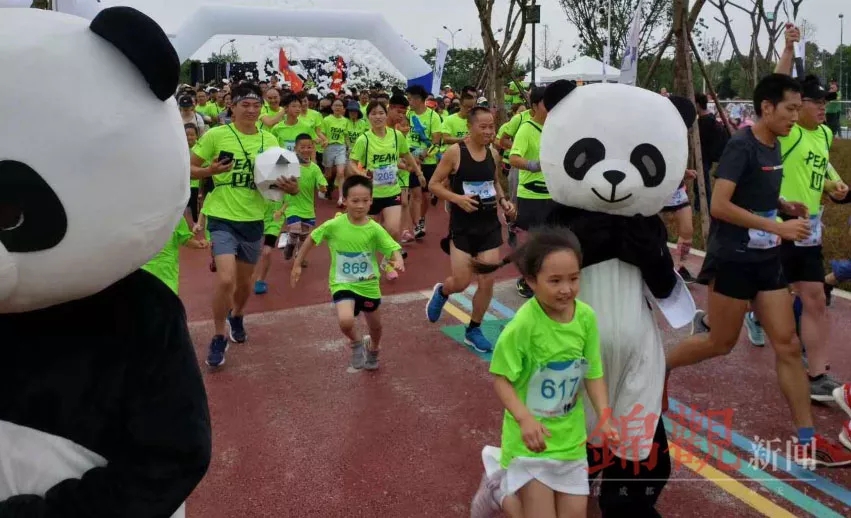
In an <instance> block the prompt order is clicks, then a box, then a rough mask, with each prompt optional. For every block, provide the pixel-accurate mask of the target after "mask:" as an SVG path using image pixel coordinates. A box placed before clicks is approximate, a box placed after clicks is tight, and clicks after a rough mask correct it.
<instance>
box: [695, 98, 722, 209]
mask: <svg viewBox="0 0 851 518" xmlns="http://www.w3.org/2000/svg"><path fill="white" fill-rule="evenodd" d="M694 104H695V105H696V106H697V128H698V130H699V131H700V155H701V158H702V162H703V164H702V165H703V181H704V185H706V203H708V204H709V205H710V206H711V205H712V182H711V180H710V178H709V173H710V171H712V164H714V163H715V162H717V161H718V160H719V159H720V158H721V152H722V151H724V144H726V140H727V139H726V136H727V135H726V130H725V129H724V128H723V126H721V125H720V124H719V123H718V121H717V120H716V119H715V114H713V113H712V112H710V111H709V100H708V99H707V98H706V94H702V93H698V94H695V96H694ZM699 189H700V188H699V187H698V183H697V182H695V183H694V208H695V210H698V211H699V210H700V194H699Z"/></svg>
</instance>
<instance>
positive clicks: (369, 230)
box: [310, 214, 402, 299]
mask: <svg viewBox="0 0 851 518" xmlns="http://www.w3.org/2000/svg"><path fill="white" fill-rule="evenodd" d="M310 236H311V237H312V238H313V242H314V243H316V244H317V245H320V244H322V242H323V241H327V242H328V248H329V249H330V250H331V270H330V272H329V274H328V285H329V286H330V288H331V293H332V294H333V293H337V292H338V291H343V290H348V291H351V292H353V293H356V294H358V295H360V296H361V297H366V298H368V299H380V298H381V288H380V286H379V280H380V279H381V270H380V269H379V266H378V259H377V258H376V256H375V252H380V253H381V254H382V255H384V256H386V257H389V256H390V255H391V254H392V253H393V252H395V251H396V250H400V249H401V248H402V247H401V246H400V245H399V243H397V242H396V241H394V240H393V238H392V237H390V234H389V233H388V232H387V231H386V230H384V227H382V226H381V225H380V224H379V223H378V222H376V221H375V220H373V219H369V220H368V221H367V223H365V224H363V225H355V224H353V223H352V222H351V221H349V216H348V215H347V214H339V215H337V217H335V218H334V219H329V220H328V221H326V222H325V223H323V224H321V225H319V227H318V228H316V230H314V231H313V232H311V233H310Z"/></svg>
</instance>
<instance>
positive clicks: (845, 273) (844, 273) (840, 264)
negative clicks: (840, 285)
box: [830, 259, 851, 282]
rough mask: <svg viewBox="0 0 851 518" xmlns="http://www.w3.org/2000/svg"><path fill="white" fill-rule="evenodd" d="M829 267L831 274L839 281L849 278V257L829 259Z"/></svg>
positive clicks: (850, 276) (850, 261) (850, 262)
mask: <svg viewBox="0 0 851 518" xmlns="http://www.w3.org/2000/svg"><path fill="white" fill-rule="evenodd" d="M830 269H831V270H833V276H834V277H836V280H837V281H839V282H845V281H848V280H851V259H837V260H835V261H830Z"/></svg>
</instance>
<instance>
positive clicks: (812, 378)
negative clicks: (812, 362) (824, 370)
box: [807, 374, 824, 381]
mask: <svg viewBox="0 0 851 518" xmlns="http://www.w3.org/2000/svg"><path fill="white" fill-rule="evenodd" d="M807 377H808V378H810V381H818V380H820V379H822V378H824V374H819V375H818V376H810V375H809V374H807Z"/></svg>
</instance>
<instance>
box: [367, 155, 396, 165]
mask: <svg viewBox="0 0 851 518" xmlns="http://www.w3.org/2000/svg"><path fill="white" fill-rule="evenodd" d="M398 161H399V159H398V158H397V157H396V153H385V154H383V155H381V154H374V155H372V163H374V164H385V163H387V164H394V163H396V162H398Z"/></svg>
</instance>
